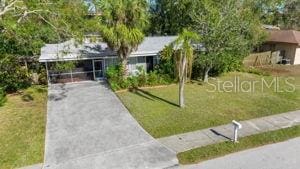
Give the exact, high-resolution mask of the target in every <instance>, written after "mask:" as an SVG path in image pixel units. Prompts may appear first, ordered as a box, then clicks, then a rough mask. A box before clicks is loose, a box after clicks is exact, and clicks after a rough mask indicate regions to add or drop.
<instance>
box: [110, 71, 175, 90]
mask: <svg viewBox="0 0 300 169" xmlns="http://www.w3.org/2000/svg"><path fill="white" fill-rule="evenodd" d="M122 73H123V71H122V68H121V66H120V65H117V66H111V67H109V68H108V69H107V71H106V77H107V79H108V82H109V84H110V86H111V88H112V90H114V91H117V90H121V89H128V88H138V87H144V86H155V85H167V84H170V83H172V82H173V79H172V78H171V77H170V76H169V75H166V74H165V75H163V74H160V73H158V71H152V72H150V73H149V74H147V73H146V71H145V70H144V68H143V67H138V71H137V72H136V73H135V74H133V75H131V76H129V77H127V78H124V77H123V74H122Z"/></svg>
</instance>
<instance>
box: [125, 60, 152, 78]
mask: <svg viewBox="0 0 300 169" xmlns="http://www.w3.org/2000/svg"><path fill="white" fill-rule="evenodd" d="M139 67H142V68H143V69H144V70H146V69H147V65H146V57H145V56H140V57H130V58H129V61H128V65H127V69H128V71H129V73H130V74H132V75H135V74H136V72H137V71H138V68H139Z"/></svg>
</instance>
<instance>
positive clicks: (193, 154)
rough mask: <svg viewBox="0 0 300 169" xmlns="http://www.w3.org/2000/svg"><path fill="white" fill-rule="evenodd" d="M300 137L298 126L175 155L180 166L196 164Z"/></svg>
mask: <svg viewBox="0 0 300 169" xmlns="http://www.w3.org/2000/svg"><path fill="white" fill-rule="evenodd" d="M299 136H300V126H295V127H291V128H286V129H281V130H276V131H271V132H266V133H262V134H257V135H252V136H248V137H244V138H241V139H240V140H239V143H237V144H233V143H232V142H223V143H218V144H214V145H209V146H205V147H201V148H196V149H193V150H189V151H186V152H182V153H179V154H178V155H177V157H178V159H179V162H180V163H181V164H192V163H198V162H201V161H204V160H208V159H212V158H216V157H220V156H224V155H226V154H230V153H233V152H237V151H241V150H245V149H249V148H254V147H258V146H263V145H266V144H272V143H277V142H282V141H285V140H288V139H291V138H295V137H299Z"/></svg>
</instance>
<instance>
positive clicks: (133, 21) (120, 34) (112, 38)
mask: <svg viewBox="0 0 300 169" xmlns="http://www.w3.org/2000/svg"><path fill="white" fill-rule="evenodd" d="M97 5H98V6H99V9H101V12H102V14H101V16H100V26H99V29H98V30H99V32H100V35H101V37H102V38H103V40H104V41H105V42H106V43H107V44H108V46H109V47H110V48H111V49H113V50H116V51H117V53H118V56H119V58H120V59H121V61H122V65H123V67H124V68H126V65H127V60H128V57H129V55H130V53H131V52H133V51H134V50H136V49H137V47H138V45H139V44H140V43H142V41H143V39H144V30H145V28H146V27H147V24H148V11H147V9H148V4H147V1H146V0H103V1H100V2H98V3H97ZM125 71H126V70H125ZM124 73H125V72H124Z"/></svg>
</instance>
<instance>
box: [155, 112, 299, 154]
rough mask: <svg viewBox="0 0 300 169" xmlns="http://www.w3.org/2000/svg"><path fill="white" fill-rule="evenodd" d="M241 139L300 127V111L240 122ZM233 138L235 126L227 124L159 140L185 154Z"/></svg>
mask: <svg viewBox="0 0 300 169" xmlns="http://www.w3.org/2000/svg"><path fill="white" fill-rule="evenodd" d="M240 123H241V124H242V125H243V128H242V129H241V130H239V137H245V136H249V135H254V134H258V133H263V132H267V131H273V130H278V129H282V128H287V127H292V126H296V125H300V110H299V111H293V112H288V113H283V114H278V115H272V116H267V117H262V118H257V119H251V120H247V121H241V122H240ZM232 138H233V125H232V124H227V125H222V126H217V127H212V128H208V129H203V130H198V131H194V132H189V133H183V134H178V135H174V136H170V137H164V138H160V139H158V141H159V142H160V143H162V144H164V145H165V146H166V147H168V148H170V149H172V150H174V151H175V152H177V153H179V152H184V151H187V150H191V149H194V148H198V147H203V146H207V145H210V144H215V143H220V142H224V141H228V140H231V139H232Z"/></svg>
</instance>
